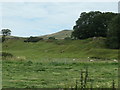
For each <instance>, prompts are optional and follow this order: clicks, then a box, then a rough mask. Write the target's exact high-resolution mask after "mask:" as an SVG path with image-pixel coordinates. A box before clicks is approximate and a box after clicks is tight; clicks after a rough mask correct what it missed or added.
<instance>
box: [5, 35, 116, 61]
mask: <svg viewBox="0 0 120 90" xmlns="http://www.w3.org/2000/svg"><path fill="white" fill-rule="evenodd" d="M3 51H5V52H9V53H12V54H13V55H14V56H21V57H26V58H29V59H40V58H87V57H98V58H101V59H103V60H104V59H114V58H117V57H118V50H115V49H107V48H106V47H105V38H101V37H99V38H96V39H93V38H89V39H85V40H54V41H50V42H49V41H39V42H37V43H25V42H23V40H22V39H19V40H14V39H9V40H7V41H6V42H4V43H3Z"/></svg>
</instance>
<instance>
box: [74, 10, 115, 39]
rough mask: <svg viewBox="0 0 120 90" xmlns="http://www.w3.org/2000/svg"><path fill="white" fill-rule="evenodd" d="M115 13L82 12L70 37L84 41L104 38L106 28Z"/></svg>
mask: <svg viewBox="0 0 120 90" xmlns="http://www.w3.org/2000/svg"><path fill="white" fill-rule="evenodd" d="M115 15H116V14H115V13H111V12H106V13H102V12H99V11H95V12H93V11H91V12H88V13H86V12H83V13H81V15H80V18H79V19H78V20H77V21H76V25H75V26H74V27H73V30H74V31H73V33H72V37H74V38H75V39H85V38H90V37H100V36H102V37H106V36H107V27H108V23H109V22H110V20H111V19H112V18H113V17H114V16H115Z"/></svg>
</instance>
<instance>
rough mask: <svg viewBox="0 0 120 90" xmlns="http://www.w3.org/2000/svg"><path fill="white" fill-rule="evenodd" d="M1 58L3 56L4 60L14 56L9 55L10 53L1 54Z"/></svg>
mask: <svg viewBox="0 0 120 90" xmlns="http://www.w3.org/2000/svg"><path fill="white" fill-rule="evenodd" d="M0 56H2V58H7V57H11V58H12V57H13V54H11V53H8V52H2V53H0Z"/></svg>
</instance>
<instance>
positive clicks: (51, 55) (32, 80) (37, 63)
mask: <svg viewBox="0 0 120 90" xmlns="http://www.w3.org/2000/svg"><path fill="white" fill-rule="evenodd" d="M104 41H105V39H104V38H96V39H95V40H93V39H92V38H89V39H86V40H67V41H66V40H56V41H39V42H37V43H24V42H23V40H22V39H19V40H7V41H6V42H4V43H3V52H8V53H11V54H13V57H12V58H3V61H2V66H3V73H2V74H3V87H4V88H12V87H16V88H70V87H75V82H76V80H77V81H78V86H79V85H80V82H79V81H80V72H81V69H82V70H83V72H85V68H88V72H89V73H88V82H87V83H88V85H87V87H90V84H91V83H93V87H94V88H102V87H103V88H111V87H112V81H113V80H115V87H117V86H118V83H117V82H118V62H114V61H113V59H117V57H118V50H114V49H107V48H106V47H105V44H104ZM88 57H91V58H88ZM92 57H97V58H99V59H95V58H92ZM91 59H92V60H93V62H90V61H89V60H91ZM79 87H80V86H79Z"/></svg>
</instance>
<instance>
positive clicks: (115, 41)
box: [106, 14, 120, 49]
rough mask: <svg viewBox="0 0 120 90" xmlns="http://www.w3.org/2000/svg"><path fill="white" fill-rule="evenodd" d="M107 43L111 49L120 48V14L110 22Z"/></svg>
mask: <svg viewBox="0 0 120 90" xmlns="http://www.w3.org/2000/svg"><path fill="white" fill-rule="evenodd" d="M106 44H107V46H108V47H109V48H111V49H119V48H120V14H118V15H117V16H116V17H114V18H113V19H112V21H111V22H110V23H109V28H108V35H107V42H106Z"/></svg>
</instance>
